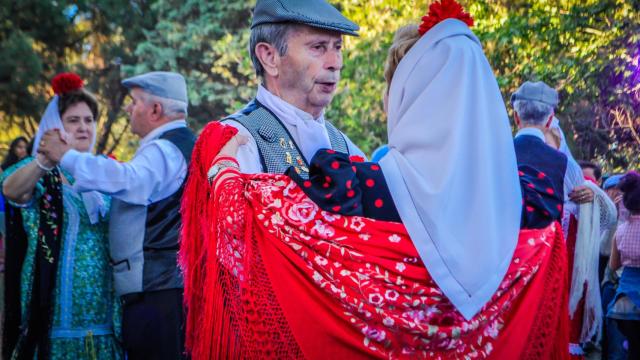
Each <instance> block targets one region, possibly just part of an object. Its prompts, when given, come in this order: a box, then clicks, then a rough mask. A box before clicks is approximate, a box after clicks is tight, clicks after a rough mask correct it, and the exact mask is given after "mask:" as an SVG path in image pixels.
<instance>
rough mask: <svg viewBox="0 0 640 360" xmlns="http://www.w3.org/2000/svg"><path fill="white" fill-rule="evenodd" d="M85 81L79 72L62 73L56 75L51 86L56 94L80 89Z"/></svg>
mask: <svg viewBox="0 0 640 360" xmlns="http://www.w3.org/2000/svg"><path fill="white" fill-rule="evenodd" d="M82 86H83V81H82V78H80V76H78V74H75V73H71V72H69V73H61V74H58V75H56V76H55V77H54V78H53V79H52V80H51V87H53V92H54V93H55V94H56V95H62V94H66V93H68V92H70V91H74V90H78V89H80V88H82Z"/></svg>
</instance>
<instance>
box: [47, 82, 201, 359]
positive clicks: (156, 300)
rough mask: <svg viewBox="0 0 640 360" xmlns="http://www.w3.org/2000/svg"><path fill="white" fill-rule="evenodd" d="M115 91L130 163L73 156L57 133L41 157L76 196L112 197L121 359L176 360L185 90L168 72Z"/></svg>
mask: <svg viewBox="0 0 640 360" xmlns="http://www.w3.org/2000/svg"><path fill="white" fill-rule="evenodd" d="M122 84H123V85H124V86H125V87H127V88H129V89H130V96H131V99H132V101H131V103H130V104H129V105H128V106H127V108H126V111H127V113H128V114H129V117H130V123H131V130H132V132H133V133H134V134H136V135H137V136H139V137H140V138H141V141H140V148H139V149H138V150H137V152H136V154H135V156H134V157H133V159H132V160H131V161H129V162H126V163H120V162H117V161H115V160H112V159H109V158H104V157H100V156H94V155H91V154H90V153H79V152H77V151H74V150H72V149H71V147H70V146H69V144H68V143H65V141H64V139H61V138H60V136H59V134H58V133H56V132H49V133H47V134H46V135H45V137H44V138H43V144H41V146H40V151H41V152H42V153H43V154H45V155H46V156H47V157H48V158H49V159H50V160H51V161H53V162H55V163H58V162H59V163H60V165H61V166H62V168H64V169H65V170H66V171H68V172H69V173H70V174H71V175H72V176H73V178H74V179H75V184H74V187H76V188H77V189H78V190H80V191H91V190H97V191H100V192H103V193H105V194H109V195H112V197H113V201H112V204H111V219H110V226H109V242H110V248H111V258H112V261H113V274H114V279H115V288H116V292H117V294H118V295H120V296H121V299H122V303H123V320H122V336H123V345H124V348H125V350H126V352H127V356H128V358H129V359H179V358H181V357H183V353H184V332H183V323H184V317H183V311H182V291H183V279H182V275H181V272H180V270H179V269H178V267H177V260H176V256H177V251H178V234H179V229H180V225H181V217H180V213H179V208H180V199H181V197H182V191H183V187H184V185H183V184H184V182H185V178H186V176H187V166H188V163H189V160H190V159H191V151H192V149H193V145H194V142H195V137H194V135H193V133H192V132H191V130H189V129H188V128H187V124H186V121H185V118H186V116H187V104H188V99H187V87H186V83H185V80H184V78H183V77H182V76H181V75H180V74H176V73H171V72H151V73H147V74H143V75H139V76H136V77H132V78H129V79H126V80H124V81H123V82H122Z"/></svg>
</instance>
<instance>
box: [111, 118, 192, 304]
mask: <svg viewBox="0 0 640 360" xmlns="http://www.w3.org/2000/svg"><path fill="white" fill-rule="evenodd" d="M160 138H161V139H165V140H168V141H171V142H172V143H173V144H174V145H176V147H177V148H178V149H180V152H181V154H182V156H183V157H184V158H185V160H186V161H187V164H189V160H190V159H191V151H192V150H193V145H194V143H195V136H194V135H193V133H192V132H191V130H189V129H187V128H178V129H173V130H169V131H167V132H165V133H164V134H162V135H161V136H160ZM185 183H186V179H185V181H184V182H183V184H182V185H181V186H180V188H179V189H178V190H177V191H176V192H175V193H173V194H171V195H169V196H168V197H167V198H165V199H162V200H159V201H156V202H154V203H152V204H149V205H148V206H144V205H134V204H129V203H126V202H124V201H121V200H118V199H113V201H112V202H111V219H110V221H109V246H110V251H111V261H112V263H113V276H114V281H115V289H116V294H118V295H119V296H121V295H126V294H131V293H139V292H143V291H155V290H164V289H176V288H182V287H183V280H182V274H181V272H180V269H179V268H178V264H177V252H178V238H179V232H180V227H181V224H182V221H181V217H180V212H179V210H180V200H181V198H182V190H183V189H184V184H185Z"/></svg>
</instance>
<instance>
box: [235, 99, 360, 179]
mask: <svg viewBox="0 0 640 360" xmlns="http://www.w3.org/2000/svg"><path fill="white" fill-rule="evenodd" d="M225 120H234V121H237V122H239V123H240V124H241V125H242V126H244V127H245V128H246V129H247V130H248V131H249V133H251V136H253V138H254V139H255V141H256V144H257V145H258V152H259V153H260V161H261V162H262V167H263V169H265V170H266V171H267V172H268V173H271V174H284V173H285V171H286V170H287V169H288V168H289V167H292V166H293V168H294V169H295V171H296V172H297V173H298V174H300V176H301V177H303V178H305V179H307V178H309V164H308V163H307V160H306V159H305V158H304V157H303V156H302V155H301V154H302V152H301V151H300V149H299V148H298V144H296V142H295V141H294V140H293V139H292V138H291V134H290V133H289V131H288V130H287V128H286V127H285V126H284V125H283V124H282V122H281V121H280V119H278V118H277V117H276V116H275V114H273V113H272V112H271V111H270V110H269V109H267V108H266V107H265V106H264V105H262V104H260V103H259V102H258V101H257V100H253V101H252V102H250V103H249V104H248V105H247V106H246V107H245V108H244V109H242V110H241V111H239V112H237V113H235V114H233V115H230V116H228V117H227V118H225V119H223V120H222V121H223V122H224V121H225ZM325 127H326V128H327V133H328V134H329V141H330V142H331V148H332V149H333V150H335V151H339V152H342V153H345V154H349V147H348V146H347V141H346V140H345V138H344V136H343V135H342V133H341V132H340V131H339V130H338V129H336V127H335V126H333V125H332V124H331V123H329V122H328V121H325ZM309 160H311V159H309Z"/></svg>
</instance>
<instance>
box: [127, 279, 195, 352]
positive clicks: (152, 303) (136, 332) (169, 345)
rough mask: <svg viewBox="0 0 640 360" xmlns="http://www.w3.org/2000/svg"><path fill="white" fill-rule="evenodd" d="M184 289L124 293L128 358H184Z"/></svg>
mask: <svg viewBox="0 0 640 360" xmlns="http://www.w3.org/2000/svg"><path fill="white" fill-rule="evenodd" d="M182 292H183V290H182V289H169V290H159V291H151V292H143V293H137V294H128V295H124V296H123V297H122V304H123V305H122V342H123V347H124V350H125V351H126V353H127V358H128V359H129V360H138V359H154V360H156V359H159V360H163V359H167V360H176V359H185V358H186V357H185V354H184V320H185V319H184V312H183V310H182Z"/></svg>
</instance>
